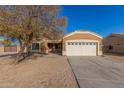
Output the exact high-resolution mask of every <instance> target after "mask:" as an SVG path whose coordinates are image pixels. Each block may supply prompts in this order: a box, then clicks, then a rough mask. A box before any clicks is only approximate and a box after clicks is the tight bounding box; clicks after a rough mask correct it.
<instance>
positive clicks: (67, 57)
mask: <svg viewBox="0 0 124 93" xmlns="http://www.w3.org/2000/svg"><path fill="white" fill-rule="evenodd" d="M66 58H67V61H68V64H69V65H70V67H71V70H72V73H73V75H74V78H75V80H76V82H77V85H78V88H80V85H79V82H78V80H77V78H76V75H75V73H74V70H73V68H72V66H71V64H70V62H69V59H68V57H67V56H66Z"/></svg>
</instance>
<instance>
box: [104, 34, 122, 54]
mask: <svg viewBox="0 0 124 93" xmlns="http://www.w3.org/2000/svg"><path fill="white" fill-rule="evenodd" d="M103 52H104V53H124V34H110V35H109V36H108V37H106V38H105V39H103Z"/></svg>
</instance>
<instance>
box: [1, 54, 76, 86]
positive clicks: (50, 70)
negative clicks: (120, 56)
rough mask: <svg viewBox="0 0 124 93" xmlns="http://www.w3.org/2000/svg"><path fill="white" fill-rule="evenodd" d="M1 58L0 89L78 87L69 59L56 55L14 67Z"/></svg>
mask: <svg viewBox="0 0 124 93" xmlns="http://www.w3.org/2000/svg"><path fill="white" fill-rule="evenodd" d="M11 61H12V59H10V58H9V57H2V58H0V87H14V88H16V87H35V88H40V87H60V88H62V87H78V86H77V82H76V80H75V77H74V74H73V73H72V70H71V68H70V66H69V64H68V62H67V58H66V57H64V56H59V55H55V54H50V55H46V56H44V57H38V58H36V59H30V60H27V61H26V62H22V63H20V64H17V65H14V64H10V63H11Z"/></svg>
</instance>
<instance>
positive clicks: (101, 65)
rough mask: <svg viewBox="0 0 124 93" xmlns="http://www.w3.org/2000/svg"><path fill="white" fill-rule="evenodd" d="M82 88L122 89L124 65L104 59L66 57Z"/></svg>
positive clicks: (123, 85) (123, 86)
mask: <svg viewBox="0 0 124 93" xmlns="http://www.w3.org/2000/svg"><path fill="white" fill-rule="evenodd" d="M68 59H69V62H70V64H71V66H72V69H73V71H74V73H75V75H76V78H77V81H78V83H79V85H80V87H82V88H112V87H113V88H114V87H117V88H119V87H122V88H124V63H123V62H116V61H114V60H110V59H106V58H104V57H98V56H97V57H74V56H73V57H68Z"/></svg>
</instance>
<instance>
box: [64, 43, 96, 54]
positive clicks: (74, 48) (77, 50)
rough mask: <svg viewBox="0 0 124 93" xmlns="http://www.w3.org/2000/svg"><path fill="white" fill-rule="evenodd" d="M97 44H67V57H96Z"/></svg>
mask: <svg viewBox="0 0 124 93" xmlns="http://www.w3.org/2000/svg"><path fill="white" fill-rule="evenodd" d="M96 45H97V43H96V42H84V41H83V42H77V41H71V42H66V55H67V56H96Z"/></svg>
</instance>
